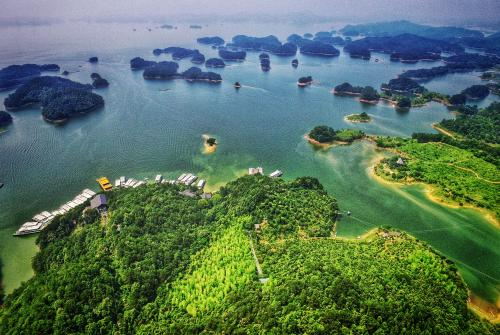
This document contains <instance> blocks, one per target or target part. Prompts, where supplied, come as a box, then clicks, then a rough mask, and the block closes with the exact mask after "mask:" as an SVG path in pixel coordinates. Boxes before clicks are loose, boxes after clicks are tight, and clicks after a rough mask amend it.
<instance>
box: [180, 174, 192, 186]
mask: <svg viewBox="0 0 500 335" xmlns="http://www.w3.org/2000/svg"><path fill="white" fill-rule="evenodd" d="M192 175H193V174H192V173H188V174H186V175H185V176H184V178H182V179H181V183H184V184H185V183H186V181H187V180H188V179H189V178H191V176H192Z"/></svg>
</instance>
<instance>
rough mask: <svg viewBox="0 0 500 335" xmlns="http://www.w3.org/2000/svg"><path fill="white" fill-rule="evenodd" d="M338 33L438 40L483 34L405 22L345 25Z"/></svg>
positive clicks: (480, 35) (477, 36) (468, 30)
mask: <svg viewBox="0 0 500 335" xmlns="http://www.w3.org/2000/svg"><path fill="white" fill-rule="evenodd" d="M340 32H341V33H343V34H344V35H346V36H357V35H364V36H396V35H401V34H414V35H418V36H422V37H427V38H433V39H439V40H447V39H450V38H469V37H471V38H481V37H483V34H482V33H481V32H480V31H477V30H471V29H466V28H461V27H433V26H428V25H422V24H417V23H413V22H410V21H405V20H400V21H389V22H376V23H367V24H356V25H347V26H345V27H344V28H342V29H341V30H340Z"/></svg>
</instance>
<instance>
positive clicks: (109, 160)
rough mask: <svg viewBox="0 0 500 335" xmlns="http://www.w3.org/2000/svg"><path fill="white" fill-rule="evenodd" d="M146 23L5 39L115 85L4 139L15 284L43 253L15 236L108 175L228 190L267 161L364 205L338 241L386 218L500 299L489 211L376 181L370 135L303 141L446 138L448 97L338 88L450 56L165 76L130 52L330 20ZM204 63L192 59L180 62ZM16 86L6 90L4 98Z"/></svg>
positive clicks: (442, 87) (50, 29)
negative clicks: (435, 99) (142, 67)
mask: <svg viewBox="0 0 500 335" xmlns="http://www.w3.org/2000/svg"><path fill="white" fill-rule="evenodd" d="M150 26H151V27H153V26H154V25H150ZM82 27H84V28H82ZM146 27H147V25H146V26H145V25H138V24H136V25H132V24H85V25H81V24H80V25H78V26H75V25H69V24H64V25H55V26H41V27H22V28H2V30H3V31H2V32H0V41H1V42H2V45H8V46H9V47H8V48H7V49H4V50H2V51H0V66H2V67H3V66H7V65H10V64H14V63H17V64H21V63H28V62H31V63H47V62H51V63H57V64H59V65H61V68H62V69H63V70H69V71H78V72H75V73H72V74H70V75H69V76H68V78H70V79H72V80H76V81H80V82H90V77H89V75H90V73H92V72H98V73H100V74H101V75H102V76H103V77H104V78H106V79H108V80H109V82H110V87H109V88H107V89H103V90H99V91H97V92H98V93H99V94H101V95H103V97H104V99H105V101H106V106H105V107H104V108H103V109H102V110H99V111H96V112H93V113H91V114H89V115H86V116H84V117H79V118H76V119H73V120H71V121H70V122H69V123H67V124H66V125H62V126H54V125H51V124H47V123H45V122H44V121H43V120H42V118H41V114H40V110H39V109H38V108H36V107H34V108H30V109H27V110H24V111H20V112H16V113H14V114H13V116H14V123H13V124H12V125H11V126H10V127H9V128H8V130H7V132H5V133H2V134H0V181H2V182H4V183H5V186H4V188H3V189H2V190H0V204H1V211H0V257H1V259H2V260H3V263H4V266H3V269H2V271H3V274H4V283H5V287H6V289H7V291H8V292H10V291H12V290H13V289H14V288H15V287H18V286H19V284H20V282H21V281H25V280H27V279H29V278H30V276H31V275H32V270H31V265H30V258H31V257H32V256H33V255H34V254H35V252H36V247H35V244H34V240H35V237H33V236H32V237H27V238H14V237H12V233H13V232H14V231H15V230H16V229H17V228H18V226H19V225H20V224H22V223H23V222H25V221H26V220H29V218H31V217H32V216H33V215H34V214H36V213H38V212H40V211H42V210H52V209H56V208H57V207H59V205H60V204H62V203H64V202H66V201H68V200H70V199H71V198H73V197H74V196H75V195H76V194H77V193H79V192H80V191H81V190H82V189H83V188H86V187H90V188H93V189H97V184H96V183H95V179H96V178H97V177H100V176H107V177H109V178H110V179H112V180H114V179H115V178H117V177H119V176H121V175H125V176H129V177H136V178H137V177H139V178H142V177H149V178H152V177H154V175H156V174H158V173H161V174H163V175H164V176H166V177H171V178H174V177H177V176H178V175H179V174H180V173H182V172H185V171H189V172H193V173H196V174H198V175H200V176H203V177H205V178H206V179H207V180H208V188H211V189H216V188H217V187H219V186H220V185H222V184H223V183H225V182H227V181H229V180H232V179H234V178H235V177H237V176H240V175H243V174H245V173H246V170H247V168H248V167H250V166H258V165H259V166H263V167H264V170H265V172H267V173H269V172H271V171H272V170H274V169H281V170H283V171H284V172H285V178H287V179H288V178H294V177H298V176H303V175H309V176H314V177H317V178H318V179H319V180H320V181H321V182H322V183H323V184H324V186H325V188H326V189H327V190H328V192H329V193H330V194H332V195H333V196H334V197H336V198H337V199H338V202H339V205H340V207H341V209H342V210H344V211H345V210H350V211H351V212H352V213H353V214H352V216H350V217H345V218H343V219H342V220H341V221H340V223H339V225H338V233H339V235H342V236H350V237H356V236H358V235H360V234H362V233H363V232H365V231H367V230H368V229H371V228H373V227H375V226H380V225H389V226H393V227H396V228H398V229H402V230H405V231H408V232H410V233H411V234H413V235H414V236H416V237H417V238H419V239H421V240H424V241H426V242H427V243H429V244H430V245H432V246H433V247H434V248H435V249H436V250H438V251H439V252H441V253H443V254H444V255H446V256H448V257H450V258H451V259H453V260H455V261H456V262H457V265H458V267H459V269H460V272H461V273H462V275H463V277H464V279H465V280H466V282H467V284H468V285H469V286H470V287H471V289H472V290H473V291H474V292H475V293H476V294H478V295H480V296H482V297H484V298H486V299H489V300H490V301H491V300H493V299H495V298H496V297H497V296H498V291H499V283H500V268H499V267H498V259H499V257H500V250H499V248H498V245H499V242H500V232H499V230H498V229H497V228H495V227H493V226H492V225H491V224H489V223H488V222H487V221H486V220H485V219H484V218H483V217H482V216H481V215H480V214H479V213H478V212H476V211H474V210H471V209H452V208H449V207H445V206H442V205H439V204H437V203H434V202H432V201H430V200H428V199H427V198H426V196H425V192H424V189H423V187H422V186H419V185H415V186H404V187H400V186H392V185H384V184H380V183H378V182H377V181H375V180H373V179H372V178H371V177H370V175H369V173H368V168H369V167H370V165H371V164H372V162H373V160H374V158H376V157H378V156H379V155H380V154H382V153H381V152H379V151H377V150H376V149H375V148H374V146H373V145H372V144H371V143H369V142H365V141H362V142H357V143H354V144H353V145H351V146H337V147H333V148H331V149H329V150H316V149H314V148H313V147H312V146H310V145H309V144H308V143H307V142H305V141H304V140H303V138H302V136H303V135H304V134H305V133H306V132H308V131H309V130H310V129H311V128H312V127H314V126H316V125H318V124H327V125H330V126H332V127H334V128H336V129H338V128H344V127H356V128H360V129H362V130H364V131H365V132H367V133H369V134H383V135H397V136H410V135H411V134H412V133H413V132H434V130H433V129H432V127H431V124H432V123H433V122H437V121H440V120H441V119H443V118H451V117H453V115H452V114H451V113H449V112H448V110H447V109H446V108H445V107H443V106H442V105H440V104H437V103H431V104H429V105H428V106H426V107H423V108H415V109H412V110H410V111H409V112H406V113H399V112H396V111H395V110H394V109H393V108H391V107H389V106H387V105H384V104H383V103H380V104H379V105H377V106H366V105H362V104H360V103H359V102H357V101H356V100H355V99H353V98H348V97H336V96H333V95H332V94H331V93H330V90H331V89H332V87H333V86H335V85H337V84H340V83H342V82H344V81H349V82H351V83H352V84H355V85H372V86H374V87H379V86H380V84H381V83H383V82H387V81H388V80H389V79H391V78H394V77H396V75H397V74H399V73H401V72H402V71H404V70H407V69H412V68H419V67H432V66H437V65H438V64H439V63H421V64H415V65H408V64H406V65H405V64H399V63H391V62H389V59H388V57H387V56H385V55H377V56H376V57H378V58H379V59H380V62H378V63H376V62H374V61H373V60H372V61H370V62H368V61H363V60H354V59H350V58H349V57H348V56H346V55H345V54H343V53H341V55H340V57H337V58H334V59H326V58H318V57H303V56H300V55H299V56H298V57H297V58H298V59H299V62H300V65H299V67H298V68H297V69H293V68H292V67H291V66H290V61H291V58H278V57H275V56H271V67H272V69H271V71H270V72H269V73H264V72H262V71H261V70H260V67H259V61H258V53H249V54H248V58H247V61H245V62H243V63H233V64H230V66H228V67H226V68H225V69H220V70H216V71H217V72H220V73H221V75H222V77H223V79H224V82H223V83H222V84H220V85H210V84H206V83H188V82H185V81H181V80H175V81H154V82H153V81H145V80H143V78H142V72H133V71H130V69H129V60H130V59H131V58H133V57H136V56H142V57H144V58H146V59H157V60H160V59H162V60H167V59H169V56H168V55H162V56H160V57H155V56H153V55H152V53H151V51H152V49H154V48H157V47H167V46H172V45H176V46H185V47H196V48H198V49H200V51H201V52H202V53H204V54H205V56H208V57H210V56H213V55H215V54H216V52H215V51H214V50H212V49H211V48H209V47H205V46H201V45H196V42H195V40H196V37H201V36H207V35H213V34H219V35H221V36H223V37H224V38H226V39H228V38H229V37H231V36H233V35H235V34H237V33H246V34H249V35H250V34H251V35H258V36H263V35H267V34H271V33H274V34H276V35H278V36H279V37H280V38H282V39H283V38H285V37H286V36H287V35H289V34H290V33H294V32H298V33H304V32H306V31H312V32H314V31H319V30H321V29H324V28H325V27H320V26H318V27H296V26H281V25H273V26H265V25H262V26H258V27H255V26H251V25H248V26H234V25H233V26H229V25H220V24H214V25H210V26H208V27H204V28H203V29H202V30H190V29H188V28H187V26H186V25H183V26H179V29H178V30H170V31H167V30H161V29H157V30H155V29H154V30H153V31H152V32H148V31H147V30H146ZM133 28H137V31H136V32H133V31H132V29H133ZM326 28H327V27H326ZM68 32H71V34H70V33H68ZM94 55H97V56H98V57H99V59H100V60H99V63H98V64H96V65H91V64H88V63H87V62H86V60H87V58H88V57H90V56H94ZM208 57H207V58H208ZM374 58H375V57H374ZM374 58H373V59H374ZM191 65H192V64H190V62H189V61H188V60H186V61H181V62H180V70H185V69H187V68H188V67H190V66H191ZM304 75H312V76H313V78H314V79H315V84H314V85H313V86H311V87H308V88H305V89H300V88H298V87H297V86H296V81H297V79H298V78H299V77H300V76H304ZM235 81H239V82H241V83H242V84H243V85H244V86H243V88H242V89H240V90H239V91H236V90H235V89H234V88H233V87H232V83H233V82H235ZM479 82H480V79H479V78H478V77H477V74H457V75H453V76H449V77H444V78H440V79H436V80H435V81H431V82H429V83H427V84H426V87H428V88H429V89H432V90H436V91H439V92H442V93H455V92H459V91H460V90H462V89H463V88H465V87H467V86H470V85H472V84H474V83H479ZM161 89H169V90H168V91H160V90H161ZM8 93H9V92H0V99H1V100H2V101H3V98H5V97H6V96H7V95H8ZM494 99H496V98H495V97H489V98H488V99H486V100H485V101H483V102H482V103H481V104H482V105H483V106H484V105H487V104H489V102H491V101H492V100H494ZM361 111H366V112H367V113H369V114H370V115H371V116H372V117H373V122H371V123H369V124H351V123H348V122H345V121H344V116H346V115H348V114H352V113H359V112H361ZM203 134H210V135H212V136H214V137H216V138H217V140H218V142H219V146H218V148H217V151H216V153H215V154H212V155H206V154H203V145H202V135H203Z"/></svg>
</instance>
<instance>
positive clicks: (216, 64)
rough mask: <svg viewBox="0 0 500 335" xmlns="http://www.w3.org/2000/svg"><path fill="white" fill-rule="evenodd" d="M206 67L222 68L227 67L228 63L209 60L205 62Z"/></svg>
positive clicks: (213, 59)
mask: <svg viewBox="0 0 500 335" xmlns="http://www.w3.org/2000/svg"><path fill="white" fill-rule="evenodd" d="M205 66H206V67H212V68H220V67H225V66H226V63H224V60H222V59H221V58H209V59H207V61H206V62H205Z"/></svg>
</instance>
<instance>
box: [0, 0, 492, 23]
mask: <svg viewBox="0 0 500 335" xmlns="http://www.w3.org/2000/svg"><path fill="white" fill-rule="evenodd" d="M1 2H2V6H1V7H2V9H1V11H0V17H1V18H11V19H13V18H22V17H24V18H26V17H31V18H34V17H36V18H39V19H45V18H62V19H72V18H100V17H110V16H113V17H148V16H156V17H157V16H159V15H165V17H172V16H177V15H182V14H185V13H192V14H195V15H207V14H212V13H217V14H220V15H230V14H236V13H242V12H245V13H249V14H250V13H251V14H257V13H266V14H271V15H282V14H286V13H290V12H301V11H310V12H312V13H314V14H317V15H322V16H330V17H333V18H337V19H340V18H342V19H344V20H343V21H350V20H349V18H353V19H365V20H370V19H372V20H383V19H397V18H407V19H412V20H416V21H421V22H440V21H441V22H443V23H445V22H460V21H463V22H466V21H478V20H481V19H484V20H485V21H490V22H491V21H498V20H499V19H498V17H499V16H500V15H499V14H500V0H397V1H394V0H242V1H234V0H210V1H207V0H198V1H195V0H181V1H178V0H176V1H173V0H2V1H1ZM353 21H354V20H353Z"/></svg>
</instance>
